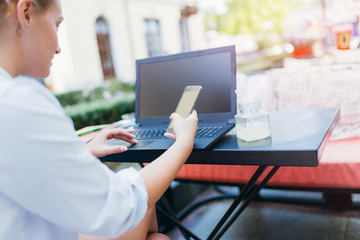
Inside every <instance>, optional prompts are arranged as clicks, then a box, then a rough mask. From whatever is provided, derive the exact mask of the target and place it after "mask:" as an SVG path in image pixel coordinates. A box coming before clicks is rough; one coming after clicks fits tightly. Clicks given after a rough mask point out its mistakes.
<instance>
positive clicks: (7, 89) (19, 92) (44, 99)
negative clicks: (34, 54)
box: [0, 76, 61, 109]
mask: <svg viewBox="0 0 360 240" xmlns="http://www.w3.org/2000/svg"><path fill="white" fill-rule="evenodd" d="M1 80H2V81H0V86H1V87H0V89H1V91H0V99H2V100H1V102H2V103H3V104H10V105H17V104H24V105H30V104H35V105H36V106H38V107H40V106H44V107H45V106H48V107H49V106H51V105H52V106H53V107H56V108H59V109H61V106H60V104H59V102H58V101H57V99H56V98H55V96H54V95H53V94H52V93H51V91H49V89H48V88H46V86H45V85H44V84H42V83H41V81H39V80H38V79H34V78H31V77H26V76H19V77H16V78H13V79H1Z"/></svg>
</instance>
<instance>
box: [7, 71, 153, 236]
mask: <svg viewBox="0 0 360 240" xmlns="http://www.w3.org/2000/svg"><path fill="white" fill-rule="evenodd" d="M147 200H148V196H147V191H146V188H145V184H144V182H143V180H142V178H141V177H140V175H139V173H138V172H137V171H136V170H134V169H132V168H131V169H126V170H123V171H120V172H119V173H117V174H115V173H114V172H112V171H111V170H109V169H108V168H107V167H106V166H105V165H104V164H102V163H101V162H100V161H99V160H98V159H97V158H95V157H94V156H93V155H92V154H91V152H90V151H89V149H88V147H87V145H86V144H85V143H84V142H83V141H82V140H81V139H79V138H78V137H77V136H76V134H75V130H74V127H73V123H72V122H71V120H70V119H69V118H68V117H67V116H66V115H65V114H64V113H63V110H62V108H61V106H60V104H59V103H58V101H57V99H56V98H55V97H54V96H53V95H52V93H51V92H50V91H49V90H47V89H46V87H44V86H43V85H42V84H41V83H39V82H38V81H37V80H35V79H32V78H28V77H18V78H15V79H14V78H12V77H11V76H10V75H9V74H8V73H6V72H5V71H4V70H3V69H2V68H0V239H9V240H12V239H14V240H15V239H16V240H22V239H36V240H45V239H46V240H47V239H49V240H50V239H51V240H56V239H59V240H72V239H74V240H75V239H77V234H78V233H79V232H80V233H84V234H89V235H99V236H107V237H115V236H118V235H120V234H122V233H123V232H125V231H127V230H129V229H131V228H132V227H134V226H136V225H137V224H138V223H139V222H140V221H141V219H142V218H143V217H144V215H145V213H146V210H147Z"/></svg>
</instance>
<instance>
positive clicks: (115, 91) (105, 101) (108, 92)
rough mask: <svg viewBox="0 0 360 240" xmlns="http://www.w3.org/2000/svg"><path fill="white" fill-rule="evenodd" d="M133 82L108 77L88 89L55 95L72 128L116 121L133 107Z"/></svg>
mask: <svg viewBox="0 0 360 240" xmlns="http://www.w3.org/2000/svg"><path fill="white" fill-rule="evenodd" d="M134 90H135V86H134V84H130V83H123V82H120V81H118V80H108V81H106V82H105V83H104V85H103V86H98V87H95V88H93V89H91V90H83V91H81V90H75V91H69V92H66V93H62V94H57V95H55V96H56V97H57V98H58V100H59V102H60V104H61V105H62V106H63V108H64V111H65V113H66V114H67V115H68V116H69V117H70V118H71V119H72V120H73V122H74V125H75V128H76V129H80V128H83V127H85V126H89V125H98V124H107V123H112V122H115V121H118V120H120V119H121V115H123V114H125V113H129V112H134V110H135V94H134Z"/></svg>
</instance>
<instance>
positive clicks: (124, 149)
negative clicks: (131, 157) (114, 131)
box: [120, 146, 128, 151]
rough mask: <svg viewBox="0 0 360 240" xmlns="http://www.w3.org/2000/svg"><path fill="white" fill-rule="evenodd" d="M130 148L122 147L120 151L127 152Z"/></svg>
mask: <svg viewBox="0 0 360 240" xmlns="http://www.w3.org/2000/svg"><path fill="white" fill-rule="evenodd" d="M127 149H128V148H127V147H125V146H120V150H121V151H126V150H127Z"/></svg>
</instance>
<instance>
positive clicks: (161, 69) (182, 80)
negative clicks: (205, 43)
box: [136, 46, 236, 120]
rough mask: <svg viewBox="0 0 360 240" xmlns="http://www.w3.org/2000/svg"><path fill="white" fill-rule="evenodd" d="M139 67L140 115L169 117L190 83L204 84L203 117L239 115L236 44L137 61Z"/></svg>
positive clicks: (200, 102)
mask: <svg viewBox="0 0 360 240" xmlns="http://www.w3.org/2000/svg"><path fill="white" fill-rule="evenodd" d="M136 67H137V83H136V84H137V92H136V94H137V96H136V98H137V99H136V108H137V109H136V114H137V118H153V117H162V116H165V117H166V119H168V117H169V115H170V114H171V113H172V112H174V111H175V108H176V106H177V104H178V101H179V99H180V97H181V94H182V93H183V90H184V88H185V86H187V85H201V86H202V87H203V89H202V92H201V93H200V95H199V98H198V101H197V103H196V105H195V109H196V110H197V112H198V114H199V120H201V116H205V115H206V116H213V117H214V118H217V117H218V116H223V117H226V118H228V117H229V116H230V117H231V118H232V117H233V116H234V114H235V111H236V107H235V92H234V90H235V84H236V83H235V82H236V80H235V74H236V73H235V72H236V71H235V68H236V64H235V47H234V46H230V47H222V48H214V49H208V50H200V51H192V52H185V53H180V54H175V55H169V56H162V57H154V58H148V59H142V60H137V61H136ZM226 113H228V114H229V115H226ZM224 114H225V115H224Z"/></svg>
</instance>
